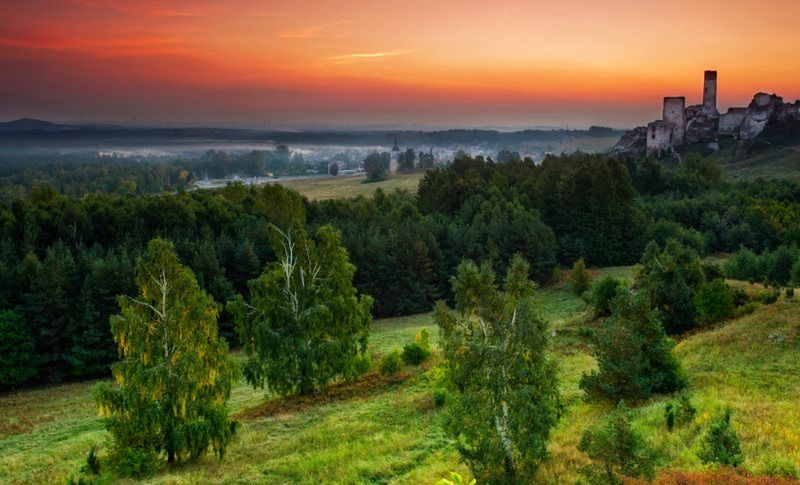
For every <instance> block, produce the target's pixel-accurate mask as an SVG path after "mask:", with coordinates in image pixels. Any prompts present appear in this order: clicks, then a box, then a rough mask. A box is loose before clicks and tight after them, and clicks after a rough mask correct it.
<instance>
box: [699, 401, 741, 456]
mask: <svg viewBox="0 0 800 485" xmlns="http://www.w3.org/2000/svg"><path fill="white" fill-rule="evenodd" d="M697 456H699V457H700V459H701V460H703V463H719V464H721V465H729V466H734V467H735V466H739V465H741V464H742V461H743V458H742V449H741V447H740V445H739V437H738V436H737V435H736V430H734V429H733V426H732V425H731V410H730V409H726V410H725V411H723V412H722V414H720V415H719V416H717V417H716V418H714V419H713V420H712V421H711V422H710V423H709V425H708V430H707V431H706V433H705V435H704V436H703V438H702V439H701V441H700V451H699V452H698V454H697Z"/></svg>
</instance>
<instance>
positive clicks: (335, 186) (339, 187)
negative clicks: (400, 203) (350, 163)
mask: <svg viewBox="0 0 800 485" xmlns="http://www.w3.org/2000/svg"><path fill="white" fill-rule="evenodd" d="M423 175H424V173H423V172H414V173H397V174H393V175H390V176H389V177H388V178H387V179H386V180H383V181H381V182H373V183H364V181H365V180H366V177H364V176H359V177H355V176H345V175H338V176H336V177H324V178H308V179H295V180H286V181H283V182H281V183H282V184H284V185H286V186H287V187H291V188H293V189H295V190H297V191H298V192H300V193H301V194H303V195H305V196H306V197H308V198H309V199H311V200H322V199H338V198H347V197H356V196H359V195H364V196H367V197H369V196H372V194H373V193H374V192H375V190H376V189H378V188H379V187H380V188H382V189H383V190H384V191H386V192H390V191H392V190H394V189H404V190H408V191H411V192H414V191H416V190H417V187H418V186H419V180H420V179H421V178H422V176H423Z"/></svg>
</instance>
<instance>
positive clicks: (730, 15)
mask: <svg viewBox="0 0 800 485" xmlns="http://www.w3.org/2000/svg"><path fill="white" fill-rule="evenodd" d="M798 53H800V1H798V0H762V1H760V2H755V1H752V0H725V1H717V0H714V1H712V0H692V1H690V0H669V1H666V0H665V1H661V2H654V1H649V0H637V1H633V0H605V1H577V0H559V1H552V0H548V1H542V0H511V1H503V0H494V1H486V0H483V1H472V0H459V1H448V0H438V1H434V0H426V1H422V0H404V1H381V0H372V1H360V0H343V1H333V0H329V1H323V0H291V1H290V0H261V1H256V0H228V1H224V2H223V1H210V0H192V1H186V0H173V1H165V0H137V1H133V0H24V1H22V0H19V1H17V0H0V118H2V119H11V118H17V117H21V116H32V117H41V118H47V119H52V120H57V121H76V120H79V119H86V120H93V121H101V120H102V121H124V120H129V119H130V117H131V113H136V115H137V119H138V121H139V122H140V123H150V122H179V123H187V122H189V123H224V122H231V123H256V124H258V125H270V126H273V127H275V126H292V125H303V124H325V125H332V124H359V125H370V124H372V125H414V124H418V125H441V126H444V125H457V126H486V125H503V126H533V125H563V124H567V123H569V124H571V125H573V126H581V125H589V124H603V125H612V126H632V125H634V124H642V123H644V122H646V121H648V120H650V119H653V118H655V117H656V116H658V115H659V111H660V103H661V101H660V99H661V97H662V96H664V95H685V96H687V102H689V103H690V104H693V103H697V102H699V98H700V88H701V83H702V71H703V70H704V69H706V68H714V69H717V70H718V71H719V91H720V99H719V104H720V106H721V107H723V108H724V107H727V106H729V105H740V104H746V103H747V102H748V101H749V99H750V98H751V97H752V94H753V93H755V92H756V91H759V90H765V91H770V92H777V93H778V94H781V95H783V96H784V97H785V98H790V99H792V100H794V99H795V98H797V97H800V60H798Z"/></svg>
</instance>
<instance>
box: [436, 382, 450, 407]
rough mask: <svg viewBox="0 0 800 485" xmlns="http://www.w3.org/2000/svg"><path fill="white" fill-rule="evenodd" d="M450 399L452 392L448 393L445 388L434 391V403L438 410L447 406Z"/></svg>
mask: <svg viewBox="0 0 800 485" xmlns="http://www.w3.org/2000/svg"><path fill="white" fill-rule="evenodd" d="M449 398H450V391H448V390H447V389H446V388H444V387H437V388H436V389H434V390H433V403H434V404H435V405H436V407H437V408H442V407H444V405H445V404H447V400H448V399H449Z"/></svg>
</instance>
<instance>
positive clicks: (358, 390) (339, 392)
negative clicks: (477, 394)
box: [234, 359, 432, 419]
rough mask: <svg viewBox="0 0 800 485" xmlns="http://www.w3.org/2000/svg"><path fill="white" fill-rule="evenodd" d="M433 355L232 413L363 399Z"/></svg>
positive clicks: (288, 410)
mask: <svg viewBox="0 0 800 485" xmlns="http://www.w3.org/2000/svg"><path fill="white" fill-rule="evenodd" d="M431 361H432V359H429V360H428V361H427V362H425V363H423V364H422V365H421V366H419V367H415V368H407V369H405V370H402V371H400V372H398V373H397V374H393V375H389V376H384V375H381V374H380V373H378V372H371V373H369V374H367V375H365V376H364V377H362V378H361V379H359V380H357V381H355V382H342V383H339V384H334V385H332V386H329V387H328V388H327V389H326V390H325V391H323V392H321V393H319V394H315V395H307V396H300V395H295V396H287V397H280V398H277V399H272V400H270V401H267V402H265V403H263V404H259V405H258V406H254V407H251V408H247V409H244V410H243V411H240V412H238V413H236V414H235V415H234V417H235V418H237V419H253V418H261V417H268V416H278V415H281V414H294V413H299V412H303V411H308V410H309V409H312V408H314V407H317V406H321V405H323V404H330V403H333V402H340V401H346V400H350V399H362V398H367V397H369V396H371V395H374V394H375V393H376V392H378V391H381V390H382V389H385V388H388V387H390V386H393V385H396V384H399V383H401V382H403V381H405V380H406V379H408V378H409V377H411V376H413V375H415V374H417V373H418V372H420V371H424V370H427V369H429V368H430V367H431V365H432V364H431Z"/></svg>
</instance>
